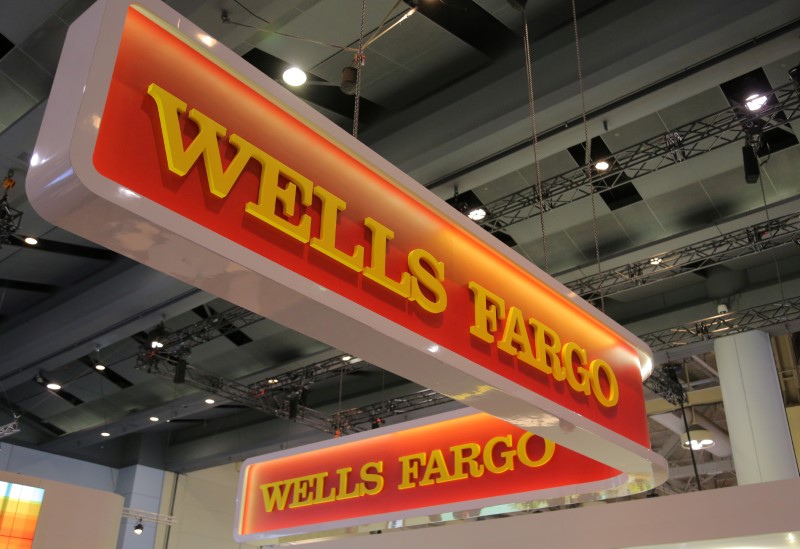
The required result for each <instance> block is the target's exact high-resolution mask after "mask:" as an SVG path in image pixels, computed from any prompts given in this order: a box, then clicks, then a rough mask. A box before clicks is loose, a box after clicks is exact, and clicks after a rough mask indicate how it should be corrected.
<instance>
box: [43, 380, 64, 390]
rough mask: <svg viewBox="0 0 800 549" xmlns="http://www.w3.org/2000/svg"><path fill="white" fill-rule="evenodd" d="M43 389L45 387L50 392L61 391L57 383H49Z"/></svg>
mask: <svg viewBox="0 0 800 549" xmlns="http://www.w3.org/2000/svg"><path fill="white" fill-rule="evenodd" d="M45 387H47V388H48V389H50V390H51V391H60V390H61V385H59V384H58V383H55V382H53V381H51V382H50V383H48V384H47V385H45Z"/></svg>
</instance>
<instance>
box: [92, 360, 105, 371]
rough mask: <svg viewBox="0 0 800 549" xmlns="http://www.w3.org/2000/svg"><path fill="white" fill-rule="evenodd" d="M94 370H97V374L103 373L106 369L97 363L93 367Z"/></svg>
mask: <svg viewBox="0 0 800 549" xmlns="http://www.w3.org/2000/svg"><path fill="white" fill-rule="evenodd" d="M94 369H95V370H97V371H98V372H103V371H105V369H106V367H105V366H104V365H103V364H100V363H99V362H98V363H97V364H95V365H94Z"/></svg>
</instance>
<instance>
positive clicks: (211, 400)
mask: <svg viewBox="0 0 800 549" xmlns="http://www.w3.org/2000/svg"><path fill="white" fill-rule="evenodd" d="M205 402H206V404H214V402H215V400H214V399H213V398H207V399H206V400H205Z"/></svg>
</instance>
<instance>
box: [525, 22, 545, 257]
mask: <svg viewBox="0 0 800 549" xmlns="http://www.w3.org/2000/svg"><path fill="white" fill-rule="evenodd" d="M522 22H523V27H524V30H525V33H524V38H525V75H526V76H527V79H528V108H529V110H530V119H531V133H532V134H533V164H534V166H535V168H536V194H537V199H538V202H539V225H540V226H541V230H542V251H543V253H544V271H545V272H548V271H549V270H550V264H549V259H548V256H547V233H546V232H545V228H544V193H543V192H542V174H541V169H540V167H539V136H538V133H537V132H536V102H535V97H534V94H533V67H532V64H533V63H532V60H531V46H530V36H529V34H528V18H527V17H525V12H524V11H523V12H522Z"/></svg>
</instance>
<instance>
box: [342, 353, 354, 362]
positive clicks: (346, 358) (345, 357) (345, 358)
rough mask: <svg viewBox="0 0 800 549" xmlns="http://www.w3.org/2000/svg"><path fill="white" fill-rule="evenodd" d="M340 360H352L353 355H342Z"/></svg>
mask: <svg viewBox="0 0 800 549" xmlns="http://www.w3.org/2000/svg"><path fill="white" fill-rule="evenodd" d="M342 360H344V361H345V362H347V361H349V360H353V357H352V356H351V355H344V356H343V357H342Z"/></svg>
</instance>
